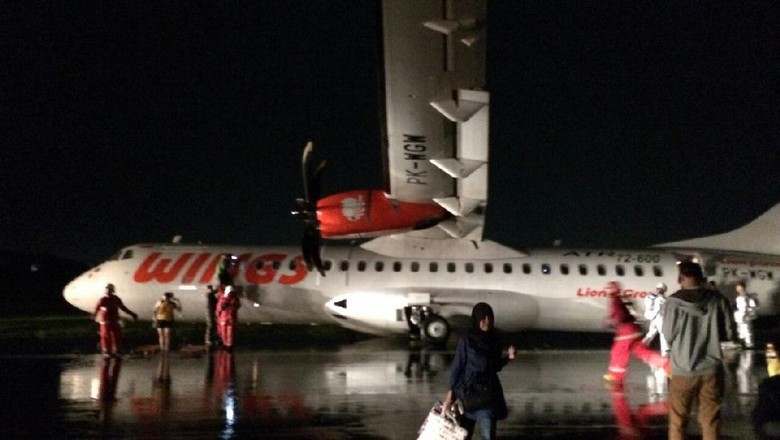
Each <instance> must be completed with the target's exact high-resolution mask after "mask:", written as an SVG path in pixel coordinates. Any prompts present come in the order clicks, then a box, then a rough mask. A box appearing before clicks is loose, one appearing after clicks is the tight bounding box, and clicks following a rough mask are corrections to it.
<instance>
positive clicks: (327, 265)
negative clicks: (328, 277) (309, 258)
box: [322, 260, 333, 271]
mask: <svg viewBox="0 0 780 440" xmlns="http://www.w3.org/2000/svg"><path fill="white" fill-rule="evenodd" d="M322 268H323V269H325V271H330V270H331V269H332V268H333V261H331V260H325V261H323V262H322Z"/></svg>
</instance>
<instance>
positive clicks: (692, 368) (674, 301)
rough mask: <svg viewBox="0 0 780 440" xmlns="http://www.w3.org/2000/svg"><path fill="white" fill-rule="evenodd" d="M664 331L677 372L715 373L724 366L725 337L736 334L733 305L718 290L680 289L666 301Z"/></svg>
mask: <svg viewBox="0 0 780 440" xmlns="http://www.w3.org/2000/svg"><path fill="white" fill-rule="evenodd" d="M662 332H663V335H664V337H665V338H666V340H667V341H669V346H670V351H669V358H670V360H671V366H672V374H673V375H675V376H700V375H705V374H712V373H715V372H717V371H718V370H719V369H720V368H722V359H723V354H722V352H721V349H720V343H721V341H730V340H732V339H733V338H734V319H733V317H732V314H731V307H730V306H729V303H728V300H727V299H726V298H725V297H724V296H723V295H721V294H720V292H718V291H717V290H711V289H707V288H703V287H701V288H696V289H682V290H678V291H677V292H675V293H674V295H672V296H670V297H669V298H668V299H667V300H666V303H665V304H664V324H663V327H662Z"/></svg>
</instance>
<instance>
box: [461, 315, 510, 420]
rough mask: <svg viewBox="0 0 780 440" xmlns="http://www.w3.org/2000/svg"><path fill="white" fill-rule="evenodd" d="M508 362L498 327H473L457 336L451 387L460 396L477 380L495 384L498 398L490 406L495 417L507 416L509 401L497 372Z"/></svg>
mask: <svg viewBox="0 0 780 440" xmlns="http://www.w3.org/2000/svg"><path fill="white" fill-rule="evenodd" d="M507 362H509V359H508V358H506V357H504V356H503V347H502V345H501V341H500V338H499V337H498V335H497V333H496V331H495V330H491V331H489V332H481V331H480V330H478V329H475V328H472V329H470V330H469V331H468V332H466V333H463V334H462V335H460V337H459V338H458V346H457V348H456V349H455V359H453V361H452V365H451V366H450V379H449V387H450V389H451V390H452V391H453V392H454V393H455V397H456V398H458V399H460V398H461V397H462V395H463V392H464V390H466V389H468V388H469V387H470V386H472V385H473V384H476V383H480V384H487V385H489V386H492V387H495V388H494V389H495V390H496V391H497V392H496V393H495V395H496V399H495V401H494V402H493V403H492V405H491V406H490V408H489V409H488V411H490V416H491V417H493V418H495V419H496V420H501V419H505V418H506V416H507V407H506V400H504V390H503V388H502V387H501V381H499V379H498V372H499V371H501V369H502V368H503V367H504V365H506V364H507Z"/></svg>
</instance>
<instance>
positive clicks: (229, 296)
mask: <svg viewBox="0 0 780 440" xmlns="http://www.w3.org/2000/svg"><path fill="white" fill-rule="evenodd" d="M240 307H241V301H240V300H239V299H238V294H237V292H236V289H235V288H234V287H233V286H227V287H226V288H225V293H224V294H223V295H221V296H220V297H219V303H218V304H217V313H218V315H219V318H218V322H219V336H220V338H222V346H223V347H225V349H226V350H232V349H233V327H234V326H235V324H236V321H238V309H239V308H240Z"/></svg>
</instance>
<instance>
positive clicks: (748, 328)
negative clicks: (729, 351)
mask: <svg viewBox="0 0 780 440" xmlns="http://www.w3.org/2000/svg"><path fill="white" fill-rule="evenodd" d="M734 287H735V288H736V289H737V310H735V311H734V321H735V322H736V323H737V338H739V340H740V341H741V342H742V345H743V346H744V347H745V348H753V319H755V315H756V307H757V306H758V304H757V303H756V299H755V298H753V295H751V294H749V293H747V290H746V285H745V282H744V281H740V282H738V283H737V285H736V286H734Z"/></svg>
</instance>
